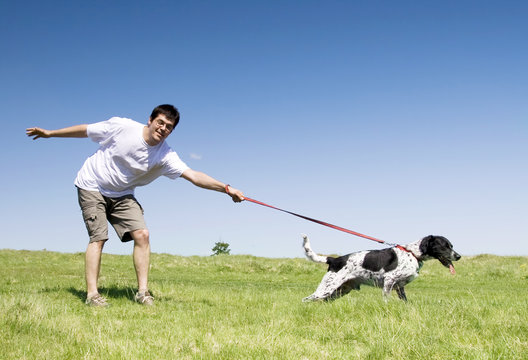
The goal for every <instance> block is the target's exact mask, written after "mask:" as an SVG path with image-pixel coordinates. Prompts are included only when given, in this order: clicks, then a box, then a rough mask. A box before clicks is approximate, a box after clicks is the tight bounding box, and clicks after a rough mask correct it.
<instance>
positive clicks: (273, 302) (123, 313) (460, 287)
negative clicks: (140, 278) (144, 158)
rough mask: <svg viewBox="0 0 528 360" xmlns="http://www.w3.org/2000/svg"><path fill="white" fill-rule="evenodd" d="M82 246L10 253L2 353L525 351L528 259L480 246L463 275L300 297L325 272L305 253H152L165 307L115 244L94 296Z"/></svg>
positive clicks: (240, 355)
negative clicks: (485, 251)
mask: <svg viewBox="0 0 528 360" xmlns="http://www.w3.org/2000/svg"><path fill="white" fill-rule="evenodd" d="M83 256H84V255H83V254H81V253H79V254H63V253H54V252H47V251H37V252H34V251H13V250H1V251H0V264H1V269H2V276H1V278H0V354H1V355H0V357H1V358H2V359H428V360H430V359H493V360H496V359H527V358H528V296H527V295H528V257H497V256H489V255H480V256H476V257H465V258H462V260H460V261H459V262H458V263H456V264H455V265H456V268H457V275H456V276H451V275H450V274H449V271H448V270H447V269H445V268H443V267H442V266H441V265H440V264H439V263H438V262H437V261H429V262H426V263H425V265H424V267H423V268H422V270H421V273H420V277H419V278H418V279H416V280H415V281H414V282H412V283H411V284H410V285H408V286H407V288H406V289H407V296H408V298H409V302H408V303H403V302H401V301H399V300H398V299H397V296H396V294H393V296H392V298H391V299H390V300H389V301H388V302H387V303H386V302H384V301H383V299H382V296H381V290H380V289H377V288H369V287H363V288H362V289H361V291H360V292H352V293H350V294H349V295H347V296H346V297H343V298H341V299H338V300H336V301H334V302H329V303H302V302H301V299H302V298H303V297H304V296H307V295H309V294H311V293H312V292H313V290H314V289H315V288H316V286H317V284H318V283H319V281H320V279H321V277H322V275H323V274H324V272H325V267H324V266H323V265H321V264H314V263H311V262H309V261H308V260H305V259H301V258H299V259H268V258H257V257H252V256H233V255H229V256H215V257H180V256H172V255H166V254H153V256H152V268H151V276H150V279H151V284H150V285H151V290H152V292H153V293H154V295H155V296H156V305H155V306H154V307H151V308H146V307H142V306H140V305H138V304H136V303H134V302H133V294H134V292H135V288H134V286H135V275H134V272H133V268H132V260H131V256H118V255H107V254H105V255H103V268H102V274H101V279H100V286H101V287H102V291H101V292H102V293H103V294H104V295H105V296H106V297H107V298H108V299H109V301H110V302H111V304H112V306H111V307H109V308H106V309H96V308H90V307H87V306H85V305H84V298H85V290H84V278H83V271H84V270H83V269H84V260H83V259H84V258H83Z"/></svg>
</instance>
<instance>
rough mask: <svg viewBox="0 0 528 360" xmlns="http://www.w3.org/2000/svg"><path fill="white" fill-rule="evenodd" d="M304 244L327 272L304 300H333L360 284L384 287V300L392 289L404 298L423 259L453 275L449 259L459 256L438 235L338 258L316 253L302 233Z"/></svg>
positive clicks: (308, 253)
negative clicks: (407, 286) (447, 269)
mask: <svg viewBox="0 0 528 360" xmlns="http://www.w3.org/2000/svg"><path fill="white" fill-rule="evenodd" d="M303 246H304V251H305V253H306V257H308V259H310V260H312V261H314V262H317V263H326V264H328V272H327V273H326V274H325V276H324V277H323V279H322V280H321V283H320V284H319V286H318V287H317V289H316V290H315V292H314V293H313V294H312V295H310V296H308V297H306V298H304V299H303V301H304V302H306V301H318V300H334V299H337V298H339V297H341V296H343V295H346V294H348V293H349V292H350V291H352V290H359V287H360V285H362V284H365V285H371V286H377V287H380V288H383V298H384V299H385V300H387V299H388V298H389V296H390V292H391V290H392V289H395V290H396V292H397V294H398V297H399V298H400V299H401V300H403V301H407V296H406V295H405V289H404V287H405V285H407V284H408V283H410V282H411V281H413V280H414V279H415V278H416V277H417V276H418V271H419V270H420V268H421V267H422V265H423V262H424V261H425V260H429V259H437V260H438V261H440V263H441V264H442V265H444V266H445V267H447V268H449V270H450V272H451V274H453V275H454V274H455V268H454V266H453V263H452V262H453V261H458V260H459V259H460V258H461V256H460V255H459V254H458V253H457V252H456V251H454V250H453V245H452V244H451V242H450V241H449V240H447V239H446V238H445V237H443V236H438V235H429V236H426V237H424V238H423V239H422V240H419V241H416V242H413V243H410V244H408V245H406V246H401V245H397V246H396V247H392V248H387V249H383V250H370V251H360V252H356V253H352V254H348V255H344V256H340V257H331V256H322V255H318V254H316V253H315V252H314V251H313V250H312V248H311V246H310V240H309V239H308V236H306V235H303Z"/></svg>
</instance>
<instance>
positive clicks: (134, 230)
mask: <svg viewBox="0 0 528 360" xmlns="http://www.w3.org/2000/svg"><path fill="white" fill-rule="evenodd" d="M179 120H180V114H179V112H178V110H177V109H176V108H175V107H174V106H172V105H167V104H165V105H160V106H158V107H156V108H155V109H154V110H153V111H152V114H151V115H150V118H149V120H148V123H147V125H146V126H145V125H143V124H140V123H138V122H136V121H133V120H131V119H126V118H119V117H113V118H111V119H109V120H107V121H103V122H99V123H94V124H89V125H76V126H72V127H67V128H63V129H58V130H45V129H41V128H38V127H32V128H28V129H26V134H27V135H28V136H32V137H33V140H36V139H38V138H50V137H74V138H85V137H89V138H90V139H92V140H93V141H95V142H97V143H98V144H99V146H100V147H99V149H98V150H97V151H96V152H95V154H93V155H92V156H90V157H89V158H88V159H87V160H86V161H85V163H84V165H83V166H82V168H81V169H80V170H79V173H78V174H77V178H76V179H75V182H74V183H75V186H76V187H77V193H78V199H79V205H80V206H81V210H82V215H83V219H84V221H85V224H86V229H87V230H88V234H89V236H90V242H89V244H88V247H87V249H86V256H85V275H86V288H87V296H86V304H88V305H90V306H103V307H104V306H107V305H108V302H107V300H106V299H105V298H104V297H102V296H101V295H100V294H99V291H98V289H97V280H98V277H99V270H100V267H101V254H102V251H103V246H104V244H105V242H106V240H108V222H110V223H111V224H112V226H113V227H114V229H115V231H116V233H117V235H118V236H119V238H120V239H121V241H122V242H126V241H130V240H134V252H133V260H134V267H135V270H136V276H137V281H138V292H137V293H136V295H135V300H136V301H137V302H139V303H140V304H144V305H152V304H153V302H154V298H153V297H152V295H151V294H150V292H149V290H148V271H149V264H150V242H149V232H148V229H147V227H146V225H145V221H144V218H143V209H142V208H141V205H140V204H139V203H138V202H137V200H136V199H135V197H134V189H135V188H136V187H137V186H143V185H146V184H149V183H150V182H152V181H154V180H155V179H156V178H158V177H160V176H162V175H163V176H167V177H169V178H171V179H177V178H178V177H180V176H181V177H183V178H184V179H186V180H188V181H190V182H191V183H193V184H194V185H196V186H199V187H202V188H205V189H209V190H216V191H220V192H225V193H227V194H228V195H229V196H231V198H232V199H233V201H235V202H241V201H243V200H244V196H243V194H242V192H241V191H239V190H237V189H235V188H233V187H230V186H229V185H226V184H224V183H222V182H220V181H218V180H215V179H213V178H212V177H210V176H209V175H207V174H204V173H203V172H199V171H195V170H192V169H191V168H189V167H188V166H187V165H186V164H185V163H184V162H183V161H182V160H181V159H180V158H179V157H178V154H177V153H176V152H174V151H173V150H172V149H171V148H170V147H169V146H168V145H167V143H166V142H165V139H166V138H167V137H168V136H169V135H170V134H171V133H172V131H173V130H174V128H175V127H176V125H178V122H179Z"/></svg>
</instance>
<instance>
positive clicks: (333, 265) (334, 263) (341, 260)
mask: <svg viewBox="0 0 528 360" xmlns="http://www.w3.org/2000/svg"><path fill="white" fill-rule="evenodd" d="M347 261H348V255H343V256H340V257H338V258H333V257H330V256H329V257H327V258H326V263H327V264H328V271H332V272H338V271H339V270H341V269H342V268H343V267H344V266H345V265H346V263H347Z"/></svg>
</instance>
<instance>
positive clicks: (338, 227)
mask: <svg viewBox="0 0 528 360" xmlns="http://www.w3.org/2000/svg"><path fill="white" fill-rule="evenodd" d="M244 199H245V200H247V201H250V202H252V203H255V204H259V205H262V206H267V207H269V208H272V209H275V210H279V211H282V212H285V213H288V214H290V215H293V216H297V217H300V218H301V219H305V220H308V221H312V222H314V223H317V224H320V225H324V226H328V227H329V228H332V229H335V230H339V231H343V232H346V233H348V234H351V235H355V236H359V237H362V238H365V239H369V240H372V241H376V242H379V243H381V244H386V242H385V241H383V240H380V239H376V238H375V237H372V236H368V235H364V234H361V233H358V232H356V231H352V230H349V229H345V228H343V227H341V226H337V225H333V224H330V223H327V222H325V221H321V220H317V219H312V218H310V217H308V216H304V215H300V214H296V213H294V212H291V211H288V210H284V209H279V208H278V207H275V206H271V205H268V204H266V203H263V202H260V201H257V200H254V199H251V198H248V197H247V196H244Z"/></svg>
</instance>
